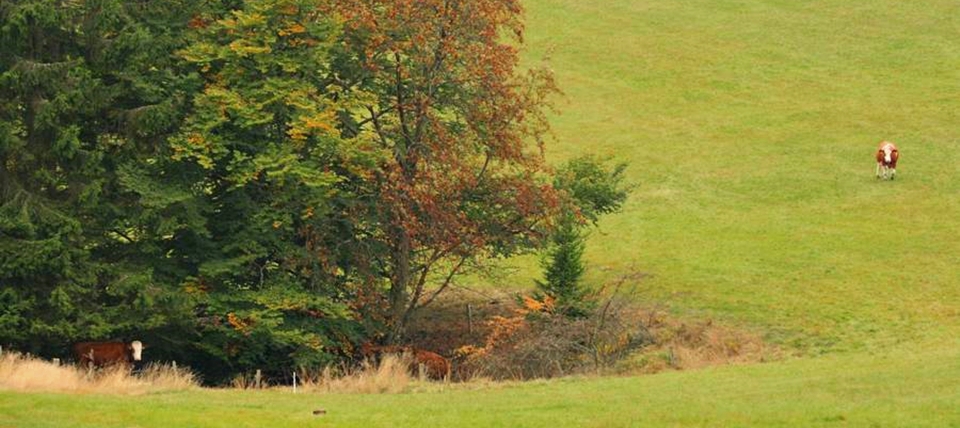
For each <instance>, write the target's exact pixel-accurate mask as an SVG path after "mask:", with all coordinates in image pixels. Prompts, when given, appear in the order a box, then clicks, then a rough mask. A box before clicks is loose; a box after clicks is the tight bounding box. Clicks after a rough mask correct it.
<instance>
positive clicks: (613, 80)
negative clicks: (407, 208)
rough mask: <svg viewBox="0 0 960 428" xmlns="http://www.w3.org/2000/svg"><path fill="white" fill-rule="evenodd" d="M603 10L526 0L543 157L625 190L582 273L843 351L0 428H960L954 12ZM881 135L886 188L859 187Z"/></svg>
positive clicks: (180, 400)
mask: <svg viewBox="0 0 960 428" xmlns="http://www.w3.org/2000/svg"><path fill="white" fill-rule="evenodd" d="M602 3H603V4H602V5H601V6H598V5H594V3H593V2H585V1H580V0H530V1H529V21H530V26H529V35H528V37H529V39H528V42H529V45H530V55H529V56H528V57H529V58H530V59H531V60H530V61H531V63H535V62H536V61H537V60H538V59H540V58H543V57H547V56H549V57H550V62H549V64H550V66H552V67H553V68H554V69H555V70H556V72H557V75H558V77H559V79H560V82H561V84H562V86H563V87H564V89H565V91H566V94H567V96H566V98H565V100H563V101H562V102H561V103H560V104H561V105H560V107H561V109H562V110H563V112H564V114H563V115H562V116H560V117H558V118H557V119H556V121H555V130H556V133H557V136H558V137H559V138H558V139H559V147H555V150H554V152H553V153H554V155H553V156H555V157H554V159H557V160H559V159H562V158H564V157H568V156H571V155H573V154H575V153H579V152H582V151H587V150H590V151H594V152H599V153H603V154H610V155H617V156H621V157H625V158H626V159H627V160H629V161H630V162H631V163H632V167H631V170H630V174H631V177H632V179H634V180H635V181H637V182H639V183H640V184H641V187H640V189H639V191H638V192H637V193H636V194H635V195H634V197H633V198H632V199H631V201H630V203H629V206H628V207H627V209H626V210H625V212H624V213H622V214H620V215H617V216H615V217H612V218H609V219H607V220H605V221H604V223H603V232H604V233H606V234H607V235H602V234H596V235H595V236H594V239H592V241H591V247H590V249H589V258H590V261H591V263H592V266H594V267H596V268H595V269H594V270H593V271H592V273H591V275H592V277H593V279H595V280H604V279H606V278H609V277H611V276H614V275H617V274H619V273H622V272H625V271H627V270H628V269H629V268H630V267H631V266H635V267H637V268H639V269H641V270H644V271H647V272H650V273H653V274H654V275H655V276H654V277H653V279H651V280H648V281H647V282H646V283H645V290H647V291H646V295H645V296H644V297H645V298H649V299H652V300H662V301H666V302H668V303H669V304H670V305H671V307H672V308H674V309H675V310H676V311H678V312H681V313H684V314H693V315H709V316H717V317H721V318H724V319H728V320H731V321H733V322H738V323H742V324H744V325H748V326H751V327H754V328H756V329H758V330H761V331H765V332H769V335H770V337H771V338H772V339H774V340H778V341H781V342H782V343H784V344H787V345H790V346H795V347H796V349H798V350H800V351H803V352H805V353H807V354H811V353H817V352H819V351H836V350H844V351H850V352H843V353H839V352H835V353H834V354H833V355H829V356H826V357H821V358H816V359H806V360H791V361H786V362H779V363H773V364H764V365H757V366H749V367H726V368H720V369H709V370H703V371H695V372H686V373H667V374H662V375H656V376H647V377H641V378H624V379H601V380H588V381H575V380H570V381H562V382H552V383H543V384H539V383H534V384H528V385H521V386H516V387H509V388H504V389H490V390H481V391H453V392H451V391H448V392H445V393H443V394H439V393H424V394H405V395H396V396H362V395H360V396H358V395H331V396H318V395H309V396H308V395H298V396H292V395H289V394H283V393H278V392H273V393H257V394H252V393H238V392H225V391H204V392H190V393H177V394H160V395H151V396H147V397H132V398H131V397H123V398H115V397H103V396H80V397H76V396H65V395H44V394H9V393H0V427H6V426H17V427H31V426H57V427H70V426H129V425H131V424H136V425H140V426H231V427H233V426H270V425H275V426H304V425H306V426H312V425H316V426H406V425H423V426H468V425H473V426H498V425H499V426H517V425H527V426H590V425H593V426H612V425H645V424H648V425H651V426H663V425H698V424H704V425H714V426H730V425H734V426H741V425H743V426H748V425H758V426H770V425H783V426H797V425H837V424H839V425H850V426H871V425H879V426H886V425H910V426H923V425H928V426H951V424H952V426H960V415H958V411H957V409H958V408H960V395H958V394H960V392H958V388H957V386H956V379H958V378H960V365H958V363H957V361H960V344H958V343H957V342H956V340H955V339H948V340H947V341H943V338H949V337H955V336H956V335H957V333H960V215H958V214H960V150H958V148H960V145H958V137H957V132H956V130H957V125H958V124H960V117H958V116H960V43H957V40H958V37H960V13H958V12H960V4H958V3H957V2H955V1H954V0H924V1H917V2H901V1H895V0H875V1H869V2H850V1H846V0H822V1H817V2H798V1H794V0H736V1H735V0H685V1H676V0H645V1H638V0H607V1H604V2H602ZM881 138H886V139H891V140H894V141H897V142H898V143H900V145H901V147H902V150H903V159H902V165H901V169H900V173H901V175H900V178H899V179H898V180H897V181H896V182H888V183H877V182H875V181H874V180H873V179H872V173H873V165H872V161H871V155H872V151H873V149H874V144H875V143H876V142H877V141H878V140H879V139H881ZM885 230H890V232H885ZM888 348H892V350H891V349H888ZM318 407H323V408H326V409H328V410H329V411H330V412H331V413H330V414H329V415H328V416H325V417H321V418H316V417H314V416H312V415H310V414H309V411H310V410H312V409H314V408H318Z"/></svg>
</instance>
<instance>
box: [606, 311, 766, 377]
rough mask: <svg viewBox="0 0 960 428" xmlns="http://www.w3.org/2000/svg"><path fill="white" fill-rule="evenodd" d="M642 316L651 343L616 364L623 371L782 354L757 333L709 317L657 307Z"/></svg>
mask: <svg viewBox="0 0 960 428" xmlns="http://www.w3.org/2000/svg"><path fill="white" fill-rule="evenodd" d="M643 318H644V320H643V323H644V325H646V327H647V329H648V331H649V332H650V334H651V336H652V339H653V340H652V343H651V345H650V346H647V347H645V348H643V349H642V350H640V351H639V352H637V353H635V354H633V355H631V357H630V358H628V359H626V360H625V361H622V362H621V363H620V364H618V369H619V370H618V371H620V372H622V373H656V372H660V371H664V370H687V369H699V368H703V367H710V366H718V365H725V364H743V363H757V362H763V361H768V360H776V359H779V358H781V357H782V355H781V354H782V351H781V350H780V349H779V348H777V347H776V346H771V345H769V344H767V343H765V342H764V341H763V339H762V338H761V337H760V336H759V335H758V334H755V333H752V332H748V331H744V330H738V329H735V328H732V327H729V326H725V325H722V324H719V323H716V322H714V321H712V320H705V321H689V320H677V319H671V318H669V317H668V316H667V315H666V313H665V312H664V311H660V310H649V311H646V313H645V315H644V316H643Z"/></svg>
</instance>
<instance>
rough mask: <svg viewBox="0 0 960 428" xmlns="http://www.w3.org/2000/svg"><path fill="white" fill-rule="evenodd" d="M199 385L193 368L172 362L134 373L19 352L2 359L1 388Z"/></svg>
mask: <svg viewBox="0 0 960 428" xmlns="http://www.w3.org/2000/svg"><path fill="white" fill-rule="evenodd" d="M197 387H198V382H197V379H196V377H195V375H194V374H193V373H192V372H191V371H189V370H186V369H183V368H175V367H172V366H168V365H160V364H153V365H148V366H146V367H145V368H144V369H143V370H142V371H141V373H139V374H131V372H130V369H129V368H127V367H123V366H114V367H108V368H104V369H101V370H88V369H84V368H80V367H76V366H72V365H59V364H54V363H52V362H49V361H45V360H41V359H38V358H34V357H29V356H25V355H23V354H19V353H16V352H7V353H4V354H3V357H2V358H0V390H9V391H18V392H65V393H103V394H128V395H131V394H132V395H136V394H144V393H149V392H160V391H180V390H188V389H193V388H197Z"/></svg>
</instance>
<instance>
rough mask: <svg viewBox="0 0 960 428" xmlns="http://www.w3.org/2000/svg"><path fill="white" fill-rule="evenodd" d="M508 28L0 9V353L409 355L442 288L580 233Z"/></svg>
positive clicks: (540, 74)
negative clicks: (72, 349)
mask: <svg viewBox="0 0 960 428" xmlns="http://www.w3.org/2000/svg"><path fill="white" fill-rule="evenodd" d="M520 16H521V7H520V4H519V1H515V0H220V1H211V2H193V1H189V0H171V1H164V2H144V1H129V0H85V1H73V0H14V1H4V2H2V3H0V46H3V48H2V49H0V344H8V345H12V346H15V347H17V348H20V349H23V350H24V351H29V352H34V353H38V354H42V355H63V354H64V353H65V352H66V349H67V346H68V344H69V343H71V342H72V341H75V340H78V339H103V338H134V337H136V338H139V339H143V340H145V341H146V342H149V343H151V344H152V345H153V346H152V349H151V351H150V353H151V354H153V355H155V356H160V357H165V358H176V359H178V360H180V361H185V362H188V363H191V364H192V365H194V366H195V367H197V368H199V369H200V370H202V371H203V372H204V373H205V375H206V376H207V379H208V380H214V381H215V380H218V379H222V378H225V377H226V376H228V375H230V374H231V373H234V372H237V371H241V370H246V369H249V368H251V367H259V368H266V369H271V368H272V369H280V368H288V367H291V366H293V365H307V364H322V363H328V362H332V361H334V360H335V359H338V358H342V357H343V356H345V355H348V354H349V353H350V352H351V350H352V348H353V346H355V344H356V343H359V342H361V341H365V340H369V339H371V338H373V339H377V340H384V341H393V342H396V341H401V340H402V338H403V335H404V326H405V325H406V322H407V320H408V319H409V318H410V315H411V313H413V312H414V311H416V310H417V309H418V308H420V307H422V306H423V305H426V304H429V303H430V302H431V301H432V300H433V299H434V298H435V297H436V296H437V295H438V294H440V293H441V292H443V290H445V289H446V288H447V287H448V286H449V285H450V284H451V282H452V281H454V279H455V278H456V277H457V276H458V275H462V274H465V273H468V272H470V271H471V270H473V269H475V268H476V267H478V266H480V265H482V264H483V263H484V262H485V261H489V260H491V259H496V258H500V257H506V256H510V255H513V254H517V253H521V252H526V251H531V250H534V249H536V248H539V247H540V246H541V245H542V244H543V243H544V238H545V237H546V236H548V235H549V233H550V231H551V230H552V226H554V225H555V224H557V223H558V222H559V223H565V222H566V223H568V222H569V221H575V222H582V221H583V219H584V218H585V217H583V216H582V215H581V214H571V213H582V212H583V210H580V209H578V208H575V207H576V206H577V205H578V203H577V201H578V200H579V201H581V202H583V201H585V200H586V199H584V198H582V197H581V198H579V199H578V197H576V194H575V193H576V192H573V191H564V190H562V189H561V188H562V187H563V186H558V185H557V184H556V183H554V181H553V178H552V177H553V174H552V173H551V171H550V169H549V168H547V167H546V165H545V163H544V160H543V139H544V136H545V135H546V132H547V130H548V126H547V122H546V120H545V116H544V113H545V108H546V107H547V103H546V102H547V98H548V97H549V96H550V95H551V94H553V93H555V92H556V88H555V86H554V82H553V80H552V78H551V75H550V74H549V73H548V72H547V71H545V70H540V69H534V70H525V71H521V70H520V69H519V68H518V48H517V47H518V46H519V45H521V43H522V35H523V26H522V22H521V20H520ZM601 172H602V171H601ZM616 174H619V173H616ZM601 175H603V174H601ZM608 177H609V176H608ZM570 189H572V187H571V188H570ZM620 202H622V197H621V198H620V199H619V200H617V199H611V200H608V201H607V202H606V204H607V205H606V206H607V207H611V206H618V205H619V203H620ZM579 205H581V206H587V204H584V203H580V204H579ZM605 209H607V208H601V212H602V210H605ZM558 219H561V220H559V221H558ZM563 219H566V220H563Z"/></svg>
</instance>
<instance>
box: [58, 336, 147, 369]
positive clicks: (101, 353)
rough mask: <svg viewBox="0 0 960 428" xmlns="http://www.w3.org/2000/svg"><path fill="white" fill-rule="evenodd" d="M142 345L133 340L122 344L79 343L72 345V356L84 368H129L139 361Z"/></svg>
mask: <svg viewBox="0 0 960 428" xmlns="http://www.w3.org/2000/svg"><path fill="white" fill-rule="evenodd" d="M142 353H143V343H140V341H139V340H134V341H133V342H130V343H124V342H80V343H77V344H75V345H73V355H74V357H76V358H77V362H78V363H79V364H80V365H81V366H84V367H106V366H113V365H125V366H130V365H132V364H133V363H134V362H135V361H140V358H141V355H142Z"/></svg>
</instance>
